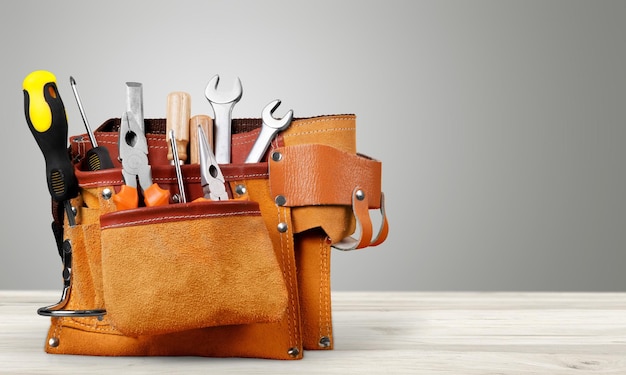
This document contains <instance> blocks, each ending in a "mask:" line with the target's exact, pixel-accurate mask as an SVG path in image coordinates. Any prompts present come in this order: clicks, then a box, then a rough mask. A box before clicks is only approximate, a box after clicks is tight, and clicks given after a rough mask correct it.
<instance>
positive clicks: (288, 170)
mask: <svg viewBox="0 0 626 375" xmlns="http://www.w3.org/2000/svg"><path fill="white" fill-rule="evenodd" d="M275 152H279V153H280V154H281V155H282V156H281V157H280V159H278V158H276V160H274V159H271V160H270V162H269V170H270V187H271V191H272V196H273V197H277V196H278V195H281V196H283V197H284V198H285V199H286V201H285V204H284V205H285V206H288V207H298V206H317V205H348V206H349V205H351V204H352V192H353V190H354V188H355V187H356V186H360V187H361V189H362V190H363V192H364V193H365V197H366V203H367V206H368V207H369V208H379V205H380V192H381V162H379V161H377V160H374V159H370V158H368V157H366V156H363V155H356V154H350V153H347V152H345V151H341V150H339V149H336V148H334V147H331V146H326V145H322V144H304V145H296V146H290V147H281V148H278V149H276V150H275Z"/></svg>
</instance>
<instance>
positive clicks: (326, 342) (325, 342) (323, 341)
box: [319, 336, 330, 348]
mask: <svg viewBox="0 0 626 375" xmlns="http://www.w3.org/2000/svg"><path fill="white" fill-rule="evenodd" d="M319 345H320V348H328V347H329V346H330V337H328V336H322V337H321V338H320V341H319Z"/></svg>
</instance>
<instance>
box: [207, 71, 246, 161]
mask: <svg viewBox="0 0 626 375" xmlns="http://www.w3.org/2000/svg"><path fill="white" fill-rule="evenodd" d="M219 81H220V76H219V75H217V74H216V75H215V76H213V78H211V80H210V81H209V83H208V84H207V86H206V90H205V91H204V95H205V96H206V98H207V100H208V101H209V103H211V106H212V107H213V113H214V114H215V137H214V139H215V159H216V160H217V162H218V163H220V164H228V163H230V137H231V125H230V122H231V116H232V112H233V107H234V106H235V104H236V103H237V102H238V101H239V99H241V95H242V94H243V88H242V86H241V80H240V79H239V77H237V83H236V84H235V87H234V88H233V89H232V90H231V91H230V92H219V91H217V84H218V82H219Z"/></svg>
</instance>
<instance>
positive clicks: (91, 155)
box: [70, 77, 113, 171]
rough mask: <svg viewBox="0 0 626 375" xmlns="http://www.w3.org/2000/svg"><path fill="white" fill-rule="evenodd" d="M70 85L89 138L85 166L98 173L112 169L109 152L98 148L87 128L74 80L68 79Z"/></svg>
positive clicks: (88, 127)
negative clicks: (89, 145) (89, 143)
mask: <svg viewBox="0 0 626 375" xmlns="http://www.w3.org/2000/svg"><path fill="white" fill-rule="evenodd" d="M70 85H71V86H72V91H73V92H74V98H76V104H78V110H79V111H80V115H81V117H82V118H83V122H84V123H85V128H86V129H87V135H88V136H89V141H91V146H92V147H91V149H90V150H89V151H87V155H86V159H87V166H88V167H89V170H90V171H99V170H102V169H109V168H113V161H112V160H111V155H109V150H107V149H106V148H104V147H100V146H98V142H97V141H96V136H95V135H94V134H93V131H92V130H91V127H90V126H89V122H88V121H87V116H86V115H85V110H84V109H83V103H82V102H81V101H80V96H79V95H78V90H77V89H76V80H75V79H74V77H70Z"/></svg>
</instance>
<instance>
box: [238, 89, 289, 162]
mask: <svg viewBox="0 0 626 375" xmlns="http://www.w3.org/2000/svg"><path fill="white" fill-rule="evenodd" d="M279 105H280V100H278V99H276V100H274V101H272V102H271V103H270V104H268V105H266V106H265V108H263V113H262V115H261V118H262V119H263V126H262V127H261V132H260V133H259V136H258V137H257V139H256V141H255V142H254V145H253V146H252V149H251V150H250V153H249V154H248V157H247V158H246V163H258V162H259V161H261V158H262V157H263V155H264V154H265V151H266V150H267V148H268V147H269V145H270V143H271V142H272V139H274V136H275V135H276V133H278V132H279V131H282V130H285V129H287V128H288V127H289V125H291V120H292V119H293V110H291V109H290V110H289V112H287V114H286V115H285V116H284V117H283V118H282V119H276V118H274V116H272V115H273V114H274V111H275V110H276V108H278V106H279Z"/></svg>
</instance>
